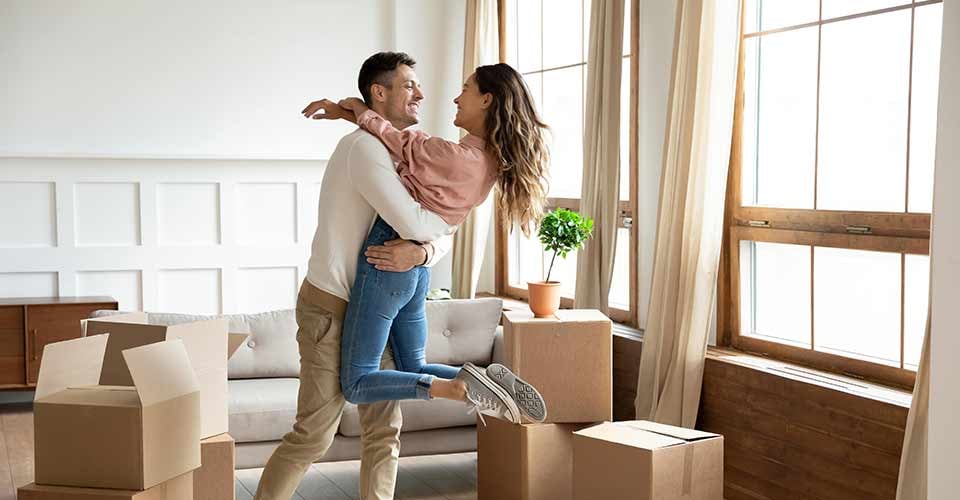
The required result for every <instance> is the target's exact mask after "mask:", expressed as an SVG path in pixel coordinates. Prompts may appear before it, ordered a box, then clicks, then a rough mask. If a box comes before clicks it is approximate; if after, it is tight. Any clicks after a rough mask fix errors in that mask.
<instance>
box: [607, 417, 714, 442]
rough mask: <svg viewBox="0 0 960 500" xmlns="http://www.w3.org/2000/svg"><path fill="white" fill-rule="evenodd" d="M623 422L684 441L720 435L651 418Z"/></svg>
mask: <svg viewBox="0 0 960 500" xmlns="http://www.w3.org/2000/svg"><path fill="white" fill-rule="evenodd" d="M623 424H626V425H629V426H630V427H634V428H636V429H643V430H645V431H649V432H655V433H657V434H660V435H663V436H670V437H675V438H677V439H682V440H684V441H697V440H700V439H710V438H715V437H719V436H720V435H719V434H714V433H712V432H703V431H698V430H694V429H686V428H683V427H675V426H673V425H666V424H659V423H657V422H651V421H649V420H633V421H629V422H623Z"/></svg>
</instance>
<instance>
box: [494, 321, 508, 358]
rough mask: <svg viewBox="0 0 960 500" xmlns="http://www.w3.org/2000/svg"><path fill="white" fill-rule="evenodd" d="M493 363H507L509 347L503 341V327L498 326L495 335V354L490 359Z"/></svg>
mask: <svg viewBox="0 0 960 500" xmlns="http://www.w3.org/2000/svg"><path fill="white" fill-rule="evenodd" d="M490 362H491V363H500V364H501V365H506V364H507V348H506V344H504V343H503V327H502V326H498V327H497V333H496V335H494V337H493V356H492V359H491V360H490Z"/></svg>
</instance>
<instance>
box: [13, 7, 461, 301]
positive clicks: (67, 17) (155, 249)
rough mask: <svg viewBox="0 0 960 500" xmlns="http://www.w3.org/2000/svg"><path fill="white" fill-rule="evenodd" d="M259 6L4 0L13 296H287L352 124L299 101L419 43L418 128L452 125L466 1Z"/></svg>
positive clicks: (443, 278) (446, 132)
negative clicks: (327, 165)
mask: <svg viewBox="0 0 960 500" xmlns="http://www.w3.org/2000/svg"><path fill="white" fill-rule="evenodd" d="M266 5H267V4H263V3H262V2H254V1H252V0H248V1H244V2H242V3H238V2H223V1H212V0H211V1H205V2H189V3H188V2H185V1H176V2H163V3H160V2H146V1H136V2H129V1H120V0H109V1H105V2H95V1H87V2H76V1H66V0H59V1H57V0H10V1H7V2H3V3H0V67H4V80H3V81H4V86H3V87H2V89H3V90H2V91H0V109H2V110H3V112H0V296H37V295H57V294H61V295H75V294H109V295H114V296H117V297H118V298H119V299H120V300H121V307H124V308H138V307H142V308H144V309H147V310H151V309H152V310H159V309H165V310H170V309H177V310H184V311H193V312H226V313H229V312H248V311H255V310H264V309H270V308H275V307H289V306H292V305H293V302H292V301H293V297H294V293H295V290H296V284H297V282H298V281H299V280H300V279H302V277H303V275H304V272H305V269H304V266H305V264H306V260H307V256H308V254H309V243H310V239H311V237H312V235H313V231H314V228H315V227H316V222H315V220H316V197H317V194H318V183H319V181H320V179H321V178H322V175H323V165H324V161H323V160H324V159H325V158H326V157H327V156H329V154H330V153H331V152H332V149H333V146H334V145H335V144H336V141H337V140H338V139H339V137H340V136H342V135H343V134H344V133H346V132H348V131H349V130H350V129H351V127H350V126H348V125H340V124H330V123H321V122H313V121H308V120H304V119H303V118H301V117H300V116H299V113H298V112H299V110H300V109H301V108H302V107H303V105H304V104H305V103H306V102H307V100H308V99H311V98H315V97H320V96H329V97H341V96H345V95H356V94H357V90H356V71H357V70H358V69H359V66H360V64H361V63H362V61H363V59H364V58H366V57H367V56H368V55H370V54H371V53H373V52H376V51H379V50H403V51H407V52H409V53H410V54H411V55H413V56H414V57H415V58H416V59H417V60H418V62H419V64H418V66H417V71H418V75H419V76H420V78H421V80H422V83H423V85H424V87H425V88H426V91H427V99H428V100H427V101H426V103H425V106H424V111H423V112H424V116H423V124H422V125H423V128H424V129H425V130H427V131H428V132H431V133H433V134H437V135H443V136H445V137H449V138H456V137H457V133H456V129H455V128H454V127H453V126H452V116H453V104H452V99H453V97H454V96H456V94H457V93H458V92H459V86H460V77H461V75H460V72H461V65H462V57H463V56H462V53H463V33H462V31H463V28H462V26H463V11H464V2H463V0H457V1H444V0H409V1H404V2H399V1H396V0H366V1H364V0H355V1H351V2H341V1H336V0H325V1H314V2H302V1H295V0H287V1H285V2H271V3H270V4H269V7H265V6H266ZM9 68H14V71H8V69H9ZM358 250H359V249H358ZM433 285H434V286H443V287H449V286H450V261H449V258H448V259H446V260H445V261H444V262H441V263H440V264H438V267H437V268H435V272H434V283H433Z"/></svg>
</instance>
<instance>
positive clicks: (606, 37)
mask: <svg viewBox="0 0 960 500" xmlns="http://www.w3.org/2000/svg"><path fill="white" fill-rule="evenodd" d="M624 15H625V12H624V0H593V3H592V6H591V9H590V52H589V57H588V59H587V95H586V104H587V109H586V121H585V123H584V130H583V184H582V186H581V204H580V212H581V213H582V214H583V215H585V216H587V217H590V218H592V219H593V223H594V224H593V239H591V240H589V241H588V242H587V244H586V246H585V247H584V248H583V250H581V251H580V254H579V256H578V257H577V287H576V293H575V296H574V297H575V302H576V306H577V307H578V308H580V309H588V308H589V309H599V310H601V311H603V312H604V313H607V312H608V297H609V295H610V282H611V281H612V279H613V262H614V256H615V252H616V249H617V223H618V218H619V210H618V204H619V201H620V74H621V68H622V66H623V18H624Z"/></svg>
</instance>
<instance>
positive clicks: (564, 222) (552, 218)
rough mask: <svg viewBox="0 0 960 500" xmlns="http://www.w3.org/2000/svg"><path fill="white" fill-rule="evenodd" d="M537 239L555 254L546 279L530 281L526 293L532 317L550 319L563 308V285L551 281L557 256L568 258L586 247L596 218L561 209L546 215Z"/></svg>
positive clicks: (541, 222) (545, 248)
mask: <svg viewBox="0 0 960 500" xmlns="http://www.w3.org/2000/svg"><path fill="white" fill-rule="evenodd" d="M538 236H539V237H540V243H541V244H543V248H544V250H546V251H547V252H550V251H552V252H553V256H552V257H551V258H550V267H549V268H548V269H547V278H546V279H545V280H543V281H531V282H528V283H527V290H529V292H530V310H531V311H533V315H534V316H536V317H538V318H547V317H550V316H553V313H555V312H557V309H559V308H560V282H559V281H550V274H551V273H552V272H553V264H554V262H555V261H556V260H557V255H559V256H560V258H563V259H566V258H567V254H568V253H570V252H572V251H574V250H579V249H581V248H583V244H584V243H585V242H586V241H587V238H590V237H591V236H593V219H591V218H589V217H582V216H581V215H580V214H579V213H577V212H574V211H572V210H567V209H565V208H558V209H556V210H554V211H552V212H549V213H547V215H545V216H544V217H543V220H541V221H540V230H539V232H538Z"/></svg>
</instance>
